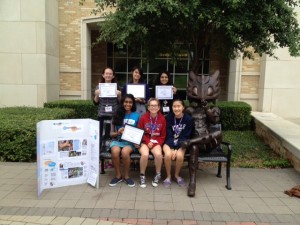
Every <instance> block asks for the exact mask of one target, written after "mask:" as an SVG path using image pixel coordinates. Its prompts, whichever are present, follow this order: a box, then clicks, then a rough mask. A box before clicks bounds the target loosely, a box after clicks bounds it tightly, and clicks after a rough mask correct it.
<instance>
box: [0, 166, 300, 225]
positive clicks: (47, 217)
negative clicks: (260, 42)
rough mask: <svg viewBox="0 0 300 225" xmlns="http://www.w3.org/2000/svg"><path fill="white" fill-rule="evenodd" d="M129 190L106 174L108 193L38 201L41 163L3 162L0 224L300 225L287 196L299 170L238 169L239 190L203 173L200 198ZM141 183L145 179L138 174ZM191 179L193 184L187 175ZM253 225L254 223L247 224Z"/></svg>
mask: <svg viewBox="0 0 300 225" xmlns="http://www.w3.org/2000/svg"><path fill="white" fill-rule="evenodd" d="M153 170H154V168H153V165H152V167H151V166H150V167H149V168H148V169H147V174H146V175H148V177H147V178H148V180H147V184H148V185H147V188H145V189H142V188H140V187H138V185H136V187H134V188H129V187H128V186H127V185H126V184H125V183H120V184H119V185H118V186H116V187H109V186H108V183H109V181H110V180H111V178H113V176H114V171H113V170H112V169H111V170H107V174H105V175H101V178H100V188H99V189H95V188H93V187H91V186H90V185H87V184H85V185H77V186H68V187H62V188H56V189H48V190H45V191H44V192H43V194H42V196H41V198H40V199H38V198H37V180H36V164H35V163H0V224H70V225H71V224H72V225H73V224H218V225H223V224H228V225H229V224H232V225H233V224H252V225H254V224H265V225H266V224H272V225H273V224H274V225H275V224H300V199H298V198H296V197H289V196H287V195H286V194H284V193H283V191H284V190H288V189H290V188H292V187H294V186H295V185H297V184H300V174H299V173H298V172H297V171H295V170H294V169H292V168H290V169H239V168H232V170H231V183H232V190H230V191H229V190H227V189H226V188H225V184H226V180H225V170H224V171H222V174H223V178H217V177H216V176H215V174H216V172H217V171H216V168H203V169H200V170H198V174H197V177H198V179H197V193H196V196H195V197H194V198H189V197H188V196H187V191H186V188H181V187H179V186H178V185H177V184H176V183H174V182H173V183H172V185H171V187H170V188H164V187H163V185H162V184H161V185H159V187H157V188H153V187H152V186H151V179H152V175H153V173H154V171H153ZM131 175H132V178H133V179H134V180H135V182H136V183H138V172H137V171H134V172H132V173H131ZM182 175H183V177H188V170H187V168H184V169H183V171H182ZM247 222H248V223H247Z"/></svg>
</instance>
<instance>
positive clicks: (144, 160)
mask: <svg viewBox="0 0 300 225" xmlns="http://www.w3.org/2000/svg"><path fill="white" fill-rule="evenodd" d="M139 152H140V154H141V158H140V174H144V175H145V172H146V168H147V165H148V157H149V148H148V146H147V145H145V144H142V146H141V147H140V149H139Z"/></svg>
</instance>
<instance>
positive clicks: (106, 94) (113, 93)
mask: <svg viewBox="0 0 300 225" xmlns="http://www.w3.org/2000/svg"><path fill="white" fill-rule="evenodd" d="M99 90H100V95H99V97H100V98H115V97H117V83H99Z"/></svg>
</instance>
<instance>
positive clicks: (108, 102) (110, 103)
mask: <svg viewBox="0 0 300 225" xmlns="http://www.w3.org/2000/svg"><path fill="white" fill-rule="evenodd" d="M99 83H117V79H116V74H115V72H114V70H113V69H112V68H110V67H106V68H105V69H104V70H103V72H102V75H101V77H100V81H99ZM100 94H101V90H100V89H99V85H97V87H96V89H95V96H94V98H93V102H94V104H95V105H98V120H99V131H100V143H99V144H100V146H99V147H100V149H101V147H102V139H103V130H104V129H105V127H104V121H105V120H109V121H110V120H111V118H112V115H113V112H115V111H116V109H117V107H118V104H119V100H120V99H121V92H120V91H119V90H117V93H116V94H117V97H113V98H106V97H101V98H100V97H99V96H100Z"/></svg>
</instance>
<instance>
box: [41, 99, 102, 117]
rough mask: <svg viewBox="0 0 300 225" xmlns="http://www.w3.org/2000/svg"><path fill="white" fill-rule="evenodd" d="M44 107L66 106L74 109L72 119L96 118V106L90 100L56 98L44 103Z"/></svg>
mask: <svg viewBox="0 0 300 225" xmlns="http://www.w3.org/2000/svg"><path fill="white" fill-rule="evenodd" d="M44 107H45V108H68V109H70V108H71V109H74V110H75V117H74V118H72V119H97V106H95V105H94V103H93V101H92V100H57V101H53V102H47V103H44Z"/></svg>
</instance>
